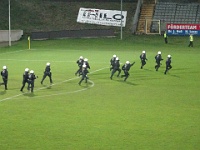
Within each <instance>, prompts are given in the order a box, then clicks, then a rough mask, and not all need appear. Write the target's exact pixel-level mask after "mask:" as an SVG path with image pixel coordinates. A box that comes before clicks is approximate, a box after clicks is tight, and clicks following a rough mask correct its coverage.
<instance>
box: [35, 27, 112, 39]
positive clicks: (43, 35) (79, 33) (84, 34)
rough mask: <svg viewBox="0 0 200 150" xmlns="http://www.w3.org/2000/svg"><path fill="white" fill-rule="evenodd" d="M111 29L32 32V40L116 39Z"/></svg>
mask: <svg viewBox="0 0 200 150" xmlns="http://www.w3.org/2000/svg"><path fill="white" fill-rule="evenodd" d="M114 36H115V34H114V31H113V30H111V29H101V30H97V29H88V30H87V29H85V30H62V31H49V32H32V33H31V39H32V40H45V39H58V38H94V37H114Z"/></svg>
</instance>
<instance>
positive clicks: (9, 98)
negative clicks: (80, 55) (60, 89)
mask: <svg viewBox="0 0 200 150" xmlns="http://www.w3.org/2000/svg"><path fill="white" fill-rule="evenodd" d="M106 68H108V67H105V68H101V69H98V70H95V71H93V72H91V74H92V73H95V72H98V71H101V70H104V69H106ZM78 78H79V77H75V78H71V79H67V80H64V81H62V82H58V83H55V84H52V85H49V86H46V87H41V88H38V89H35V90H34V91H39V90H43V89H47V88H49V87H51V86H54V85H57V84H62V83H65V82H68V81H71V80H75V79H78ZM89 81H90V82H91V83H92V85H91V86H90V87H93V86H94V82H93V81H91V80H89ZM77 86H78V85H77ZM88 88H89V87H88ZM88 88H85V89H81V90H76V91H71V92H66V94H69V93H77V92H81V91H84V90H87V89H88ZM28 93H29V92H24V93H21V94H17V95H14V96H11V97H7V98H4V99H1V100H0V102H2V101H6V100H11V99H14V98H17V97H19V96H22V95H25V94H28ZM61 94H63V93H61ZM45 96H47V95H43V96H41V97H45ZM38 97H39V96H38Z"/></svg>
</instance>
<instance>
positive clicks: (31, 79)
mask: <svg viewBox="0 0 200 150" xmlns="http://www.w3.org/2000/svg"><path fill="white" fill-rule="evenodd" d="M36 78H38V76H37V77H36V76H35V74H34V71H33V70H31V71H30V74H29V76H28V90H31V93H33V89H34V82H35V79H36Z"/></svg>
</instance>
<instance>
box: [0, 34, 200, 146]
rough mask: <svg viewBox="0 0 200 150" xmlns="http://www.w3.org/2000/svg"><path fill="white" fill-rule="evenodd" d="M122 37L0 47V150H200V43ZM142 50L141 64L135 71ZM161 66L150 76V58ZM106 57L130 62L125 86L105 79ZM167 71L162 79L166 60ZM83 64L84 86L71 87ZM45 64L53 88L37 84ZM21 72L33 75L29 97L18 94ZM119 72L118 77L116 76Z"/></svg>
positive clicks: (117, 80) (183, 39)
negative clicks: (81, 61) (3, 78)
mask: <svg viewBox="0 0 200 150" xmlns="http://www.w3.org/2000/svg"><path fill="white" fill-rule="evenodd" d="M188 44H189V41H188V37H169V44H164V39H163V37H162V36H144V35H141V36H125V37H123V40H120V39H119V38H118V37H116V38H100V39H98V38H97V39H61V40H47V41H31V50H28V42H27V40H22V41H19V42H18V43H16V44H13V46H12V47H1V48H0V56H1V57H0V67H1V66H3V65H6V66H7V67H8V71H9V81H8V90H7V91H4V87H3V86H0V134H1V136H0V147H1V149H2V150H14V149H15V150H16V149H17V150H29V149H37V150H44V149H48V150H51V149H52V150H55V149H59V150H62V149H63V150H66V149H67V150H111V149H112V150H118V149H119V150H133V149H138V150H140V149H146V150H147V149H148V150H155V149H158V150H161V149H165V150H167V149H170V150H185V149H186V150H197V149H199V147H200V127H199V125H200V117H199V115H200V92H199V89H200V82H199V76H200V69H199V65H200V59H199V58H200V38H199V37H194V47H193V48H189V47H187V45H188ZM143 50H145V51H146V54H147V58H148V61H147V64H146V66H145V67H144V69H140V59H139V55H140V54H141V52H142V51H143ZM158 51H161V52H162V57H163V58H164V61H163V62H162V66H161V68H160V69H159V71H158V72H156V71H155V69H154V66H155V59H154V56H155V55H156V54H157V52H158ZM113 54H116V55H117V56H118V57H119V58H120V62H121V63H122V64H123V63H125V62H126V61H127V60H129V61H130V62H133V61H135V62H136V63H135V65H134V66H133V67H132V68H131V70H130V72H129V73H130V77H129V78H128V79H127V81H126V82H124V81H123V79H121V78H118V77H116V74H115V75H114V77H113V80H110V78H109V77H110V71H109V66H110V65H109V61H110V58H111V57H112V55H113ZM168 54H170V55H172V66H173V68H172V69H171V70H170V71H169V73H168V74H167V75H164V71H165V60H166V57H167V55H168ZM81 55H82V56H83V57H86V58H88V59H89V63H90V66H91V69H90V73H89V74H88V76H89V78H90V82H89V83H87V84H86V83H84V82H83V83H82V85H81V86H79V85H78V82H79V80H80V78H79V77H77V76H75V75H74V73H75V72H76V70H77V69H78V67H77V64H76V60H77V59H78V58H79V56H81ZM47 62H50V63H51V69H52V75H53V76H52V77H53V82H54V84H53V85H52V86H49V79H48V78H46V79H45V81H44V84H43V85H41V84H40V81H41V78H42V75H43V71H44V68H45V65H46V63H47ZM26 67H28V68H29V69H33V70H34V71H35V74H36V75H38V76H39V78H38V79H36V81H35V89H34V93H33V94H32V93H28V92H27V90H26V88H24V93H21V92H20V87H21V82H22V74H23V72H24V69H25V68H26ZM122 73H123V72H122Z"/></svg>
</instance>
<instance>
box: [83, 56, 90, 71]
mask: <svg viewBox="0 0 200 150" xmlns="http://www.w3.org/2000/svg"><path fill="white" fill-rule="evenodd" d="M83 65H86V68H87V69H90V64H89V62H88V59H87V58H85V59H84V61H83Z"/></svg>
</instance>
